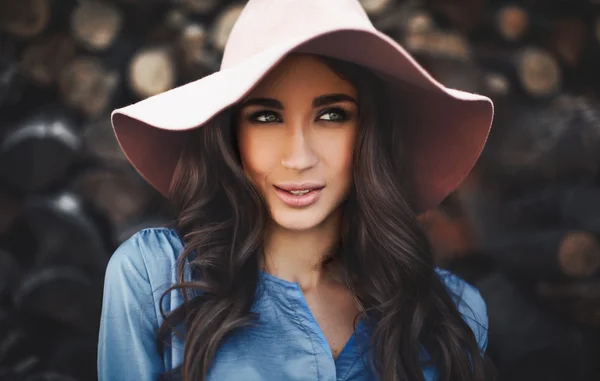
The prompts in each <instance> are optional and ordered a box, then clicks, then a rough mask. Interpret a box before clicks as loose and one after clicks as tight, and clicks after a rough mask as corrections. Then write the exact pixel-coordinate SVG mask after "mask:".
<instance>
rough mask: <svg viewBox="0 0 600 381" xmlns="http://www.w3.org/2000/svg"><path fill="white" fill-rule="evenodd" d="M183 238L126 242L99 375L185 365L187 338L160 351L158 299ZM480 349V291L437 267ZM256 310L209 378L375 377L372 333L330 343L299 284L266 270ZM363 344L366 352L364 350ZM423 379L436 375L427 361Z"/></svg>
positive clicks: (111, 291)
mask: <svg viewBox="0 0 600 381" xmlns="http://www.w3.org/2000/svg"><path fill="white" fill-rule="evenodd" d="M182 248H183V246H182V242H181V240H180V239H179V237H178V235H177V233H176V232H175V231H174V230H171V229H167V228H152V229H145V230H142V231H140V232H138V233H136V234H135V235H134V236H133V237H131V238H130V239H129V240H127V241H126V242H124V243H123V244H122V245H121V246H120V247H119V248H118V249H117V251H116V252H115V253H114V254H113V256H112V257H111V259H110V262H109V264H108V267H107V269H106V279H105V286H104V297H103V307H102V321H101V326H100V335H99V346H98V377H99V381H125V380H127V381H150V380H156V379H157V377H158V376H159V374H161V373H163V372H164V371H166V370H169V369H172V368H174V367H176V366H178V365H180V364H181V363H182V359H183V342H182V341H180V340H179V339H177V338H173V339H172V345H171V346H167V347H166V349H165V351H164V353H162V354H161V353H158V351H157V349H156V345H155V342H156V330H157V328H158V326H159V325H160V324H161V322H162V318H161V314H160V309H159V301H160V297H161V295H162V293H163V292H164V291H165V290H166V288H167V287H169V286H170V285H171V284H172V283H173V282H174V281H175V276H176V275H175V274H176V271H175V266H176V259H177V256H178V255H179V254H180V253H181V251H182ZM436 271H437V273H438V274H439V275H440V276H441V277H442V279H443V280H444V282H445V284H446V285H447V286H448V288H449V289H450V291H451V292H452V294H454V295H456V299H455V300H456V303H457V304H458V307H459V310H460V312H461V313H462V315H463V317H464V318H465V320H466V322H467V323H468V324H469V326H470V327H471V328H472V329H473V331H474V333H475V337H476V338H477V340H478V342H479V345H480V348H481V350H482V351H484V350H485V347H486V344H487V313H486V307H485V303H484V301H483V299H482V298H481V296H480V294H479V292H478V291H477V290H476V289H475V288H473V287H472V286H470V285H469V284H467V283H465V282H464V281H463V280H461V279H460V278H458V277H456V276H455V275H453V274H451V273H449V272H447V271H444V270H441V269H437V270H436ZM259 287H260V288H261V292H258V293H257V298H256V300H255V304H254V307H253V310H254V311H255V312H258V313H259V316H260V317H259V324H258V325H256V326H253V327H250V328H245V329H244V330H240V331H238V332H236V333H234V334H232V335H231V336H230V337H228V338H227V339H226V341H225V342H224V343H223V344H222V345H221V346H220V348H219V350H218V351H217V354H216V357H215V360H214V364H213V366H212V367H211V370H210V372H209V375H208V381H222V380H244V381H259V380H260V381H287V380H289V381H292V380H293V381H300V380H306V381H308V380H310V381H315V380H322V381H342V380H344V381H371V380H373V381H375V380H376V379H375V377H374V376H373V375H372V374H371V373H370V372H369V367H368V366H367V365H368V350H367V344H368V332H367V329H366V328H365V327H364V326H363V325H362V324H359V325H358V327H357V329H356V333H355V334H354V335H352V337H351V338H350V340H349V341H348V343H347V344H346V346H345V348H344V349H343V350H342V352H341V354H340V355H339V357H338V358H337V359H336V360H334V359H333V357H332V355H331V351H330V349H329V345H328V344H327V341H326V339H325V336H324V335H323V333H322V331H321V330H320V328H319V326H318V325H317V323H316V321H315V319H314V317H313V315H312V314H311V312H310V310H309V308H308V305H307V304H306V301H305V299H304V296H303V294H302V292H301V290H300V288H299V286H298V284H296V283H291V282H288V281H285V280H282V279H279V278H276V277H274V276H271V275H269V274H267V273H264V272H262V273H261V276H260V282H259ZM181 302H182V300H181V296H180V294H179V292H172V293H170V294H169V296H168V297H165V298H164V299H163V309H164V311H165V312H168V311H170V310H172V309H173V308H175V307H177V306H178V305H180V304H181ZM360 348H362V349H364V350H360ZM423 372H424V375H425V379H426V380H428V381H433V380H436V379H437V376H436V370H435V369H434V368H433V367H432V366H424V367H423Z"/></svg>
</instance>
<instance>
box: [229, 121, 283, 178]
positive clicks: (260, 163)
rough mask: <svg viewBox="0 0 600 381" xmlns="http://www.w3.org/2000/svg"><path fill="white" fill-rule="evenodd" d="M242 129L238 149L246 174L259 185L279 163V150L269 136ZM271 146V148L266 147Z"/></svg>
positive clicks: (239, 134)
mask: <svg viewBox="0 0 600 381" xmlns="http://www.w3.org/2000/svg"><path fill="white" fill-rule="evenodd" d="M263 135H264V134H260V133H257V132H254V131H248V130H244V129H241V130H240V132H239V133H238V149H239V151H240V158H241V162H242V163H241V164H242V168H243V170H244V172H245V173H246V175H247V176H248V177H249V178H250V179H251V180H252V181H253V182H254V183H255V184H256V185H257V186H259V187H262V185H263V183H264V178H265V177H266V176H267V175H268V174H269V173H271V172H272V171H273V168H274V167H275V166H276V165H277V152H276V150H274V149H273V147H276V146H274V145H273V144H272V143H271V142H270V140H271V138H270V137H269V136H263ZM267 147H269V149H266V148H267Z"/></svg>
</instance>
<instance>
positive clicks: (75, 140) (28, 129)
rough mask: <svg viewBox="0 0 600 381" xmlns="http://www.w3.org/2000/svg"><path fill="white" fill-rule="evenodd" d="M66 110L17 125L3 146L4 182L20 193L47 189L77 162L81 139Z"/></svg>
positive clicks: (0, 169) (0, 170)
mask: <svg viewBox="0 0 600 381" xmlns="http://www.w3.org/2000/svg"><path fill="white" fill-rule="evenodd" d="M75 125H76V120H75V118H73V117H72V115H70V114H69V113H67V112H65V110H63V109H60V108H58V107H54V106H48V107H45V108H42V109H39V110H35V111H33V112H31V114H30V115H28V116H27V117H25V118H24V119H22V120H21V121H20V122H18V123H17V124H15V125H14V126H13V128H12V129H11V130H9V131H8V132H7V133H6V135H5V137H4V140H3V141H2V142H0V181H2V182H3V183H5V184H6V185H7V186H10V187H12V188H13V189H14V190H15V191H16V192H33V191H40V190H44V189H47V188H48V187H50V186H52V185H54V184H56V183H57V182H59V181H61V180H62V178H63V177H64V176H65V174H66V172H67V170H68V169H69V168H70V167H71V165H72V164H73V163H74V162H75V161H76V159H77V155H78V153H79V150H80V147H81V145H82V144H81V136H80V134H79V132H78V131H77V128H76V126H75Z"/></svg>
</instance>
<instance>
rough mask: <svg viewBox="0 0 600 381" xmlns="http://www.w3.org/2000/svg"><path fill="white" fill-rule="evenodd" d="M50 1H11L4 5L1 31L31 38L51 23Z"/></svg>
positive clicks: (0, 16) (0, 22)
mask: <svg viewBox="0 0 600 381" xmlns="http://www.w3.org/2000/svg"><path fill="white" fill-rule="evenodd" d="M50 14H51V10H50V3H49V1H48V0H9V1H7V2H6V3H5V2H3V4H2V14H1V15H0V29H2V30H5V31H6V32H8V33H10V34H12V35H14V36H16V37H19V38H31V37H34V36H36V35H38V34H39V33H41V32H42V31H43V30H44V28H45V27H46V25H47V24H48V23H49V22H50Z"/></svg>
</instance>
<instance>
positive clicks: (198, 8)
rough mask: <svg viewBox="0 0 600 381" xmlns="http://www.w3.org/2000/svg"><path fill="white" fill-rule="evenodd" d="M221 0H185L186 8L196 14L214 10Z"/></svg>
mask: <svg viewBox="0 0 600 381" xmlns="http://www.w3.org/2000/svg"><path fill="white" fill-rule="evenodd" d="M220 2H221V0H183V4H184V6H185V8H186V9H188V10H189V11H190V12H192V13H196V14H208V13H212V12H214V11H215V10H216V9H217V8H218V7H219V4H220Z"/></svg>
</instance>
